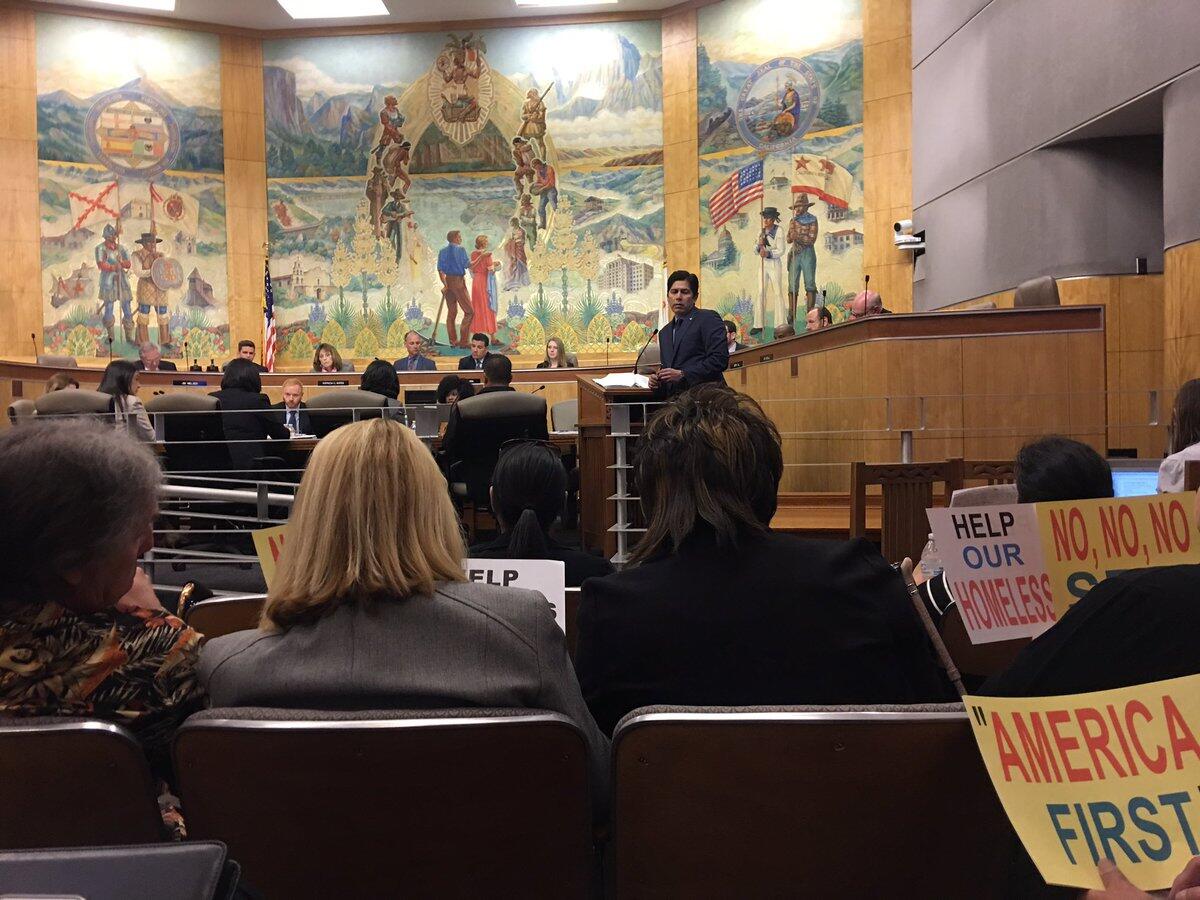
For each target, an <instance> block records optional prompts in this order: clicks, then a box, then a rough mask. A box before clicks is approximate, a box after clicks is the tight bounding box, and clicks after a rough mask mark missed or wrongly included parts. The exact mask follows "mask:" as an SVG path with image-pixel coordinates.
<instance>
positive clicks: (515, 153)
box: [512, 135, 534, 197]
mask: <svg viewBox="0 0 1200 900" xmlns="http://www.w3.org/2000/svg"><path fill="white" fill-rule="evenodd" d="M512 158H513V162H514V163H515V164H516V171H514V172H513V186H514V187H515V188H516V189H517V196H518V197H520V196H521V195H522V194H523V193H525V182H526V180H528V181H529V183H530V184H533V174H534V173H533V159H534V153H533V147H532V146H530V143H529V141H527V140H525V138H523V137H520V136H519V135H518V136H517V137H515V138H513V139H512Z"/></svg>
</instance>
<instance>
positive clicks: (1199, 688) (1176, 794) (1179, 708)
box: [963, 675, 1200, 891]
mask: <svg viewBox="0 0 1200 900" xmlns="http://www.w3.org/2000/svg"><path fill="white" fill-rule="evenodd" d="M963 703H964V704H966V707H967V712H968V714H969V715H970V719H971V726H972V730H973V731H974V733H975V738H976V740H977V741H978V743H979V750H980V752H981V753H982V755H983V759H984V762H985V764H986V765H987V770H988V774H989V775H990V776H991V779H992V784H993V785H995V788H996V793H997V794H998V795H999V796H1000V802H1001V803H1002V804H1003V806H1004V811H1005V812H1006V813H1007V814H1008V818H1009V820H1010V821H1011V822H1012V824H1013V828H1014V829H1016V832H1017V834H1018V835H1019V836H1020V838H1021V841H1022V843H1024V845H1025V849H1026V850H1027V851H1028V852H1029V856H1030V858H1031V859H1033V861H1034V863H1035V864H1036V865H1037V867H1038V871H1039V872H1041V874H1042V877H1043V878H1045V879H1046V881H1047V882H1048V883H1050V884H1061V885H1066V886H1068V887H1079V888H1098V887H1101V883H1100V877H1099V875H1098V874H1097V872H1096V864H1097V863H1098V862H1099V861H1100V860H1101V859H1102V858H1104V857H1108V858H1109V859H1112V860H1113V861H1114V862H1115V863H1116V864H1117V865H1118V866H1119V867H1120V868H1121V871H1122V872H1124V873H1125V875H1126V877H1127V878H1129V880H1130V881H1132V882H1133V883H1134V884H1135V885H1137V886H1138V887H1140V888H1141V889H1142V890H1145V891H1152V890H1158V889H1161V888H1165V887H1170V885H1171V881H1172V879H1173V878H1174V877H1175V876H1176V875H1178V874H1179V872H1180V871H1181V870H1182V869H1183V867H1184V865H1185V864H1186V863H1187V861H1188V859H1189V858H1191V857H1192V856H1195V855H1196V854H1198V853H1200V845H1198V843H1197V842H1198V840H1200V787H1198V785H1200V741H1198V740H1197V737H1196V735H1197V729H1200V676H1197V675H1193V676H1189V677H1187V678H1175V679H1172V680H1170V681H1160V682H1157V683H1154V684H1146V685H1140V686H1138V687H1132V688H1121V689H1118V690H1113V691H1099V692H1096V693H1091V694H1076V695H1073V696H1062V697H1034V698H1019V699H1011V698H1000V697H972V696H965V697H963Z"/></svg>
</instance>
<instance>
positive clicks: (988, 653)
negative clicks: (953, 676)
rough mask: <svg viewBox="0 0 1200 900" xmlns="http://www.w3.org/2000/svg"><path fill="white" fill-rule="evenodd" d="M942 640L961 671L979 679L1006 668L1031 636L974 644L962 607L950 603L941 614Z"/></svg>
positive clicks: (996, 673) (956, 666) (998, 672)
mask: <svg viewBox="0 0 1200 900" xmlns="http://www.w3.org/2000/svg"><path fill="white" fill-rule="evenodd" d="M940 631H941V635H942V643H943V644H945V645H946V652H947V653H949V654H950V658H951V659H952V660H954V666H955V668H957V669H958V671H959V672H960V673H963V674H966V675H974V676H976V677H977V678H990V677H991V676H992V675H999V674H1000V673H1001V672H1003V671H1005V670H1007V669H1008V668H1009V667H1010V666H1011V665H1012V664H1013V662H1014V661H1015V660H1016V658H1017V655H1018V654H1020V652H1021V651H1022V650H1023V649H1024V648H1025V647H1026V645H1028V644H1029V642H1030V638H1027V637H1026V638H1013V639H1012V640H1009V641H992V642H991V643H987V644H972V643H971V636H970V635H969V634H968V633H967V626H966V625H965V624H964V623H963V620H962V609H961V608H960V607H959V605H958V604H957V603H954V604H951V606H950V608H949V609H947V610H946V615H945V616H943V617H942V624H941V628H940Z"/></svg>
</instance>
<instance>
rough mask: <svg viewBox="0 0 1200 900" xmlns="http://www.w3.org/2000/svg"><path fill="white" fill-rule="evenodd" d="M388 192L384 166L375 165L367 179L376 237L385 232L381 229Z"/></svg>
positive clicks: (368, 196) (368, 199) (372, 224)
mask: <svg viewBox="0 0 1200 900" xmlns="http://www.w3.org/2000/svg"><path fill="white" fill-rule="evenodd" d="M387 193H388V185H387V176H386V175H385V174H384V172H383V166H381V165H375V166H374V167H373V168H372V169H371V177H370V178H368V179H367V201H368V202H369V203H370V204H371V227H372V228H373V229H374V234H375V238H376V239H378V238H379V237H380V236H381V235H382V234H383V232H382V231H381V230H380V229H381V220H380V216H381V215H382V214H383V205H384V203H386V202H387Z"/></svg>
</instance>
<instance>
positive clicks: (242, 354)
mask: <svg viewBox="0 0 1200 900" xmlns="http://www.w3.org/2000/svg"><path fill="white" fill-rule="evenodd" d="M256 356H258V348H256V347H255V346H254V341H249V340H242V341H238V345H237V356H235V357H234V358H233V359H231V360H230V361H229V362H227V363H225V365H223V366H222V367H221V371H222V372H224V371H225V370H226V369H228V368H229V363H231V362H233V361H234V360H238V359H244V360H246V362H248V363H250V364H251V365H253V366H254V370H255V371H256V372H259V373H262V372H265V371H267V367H266V366H264V365H260V364H259V363H258V361H257V360H256V359H255V357H256Z"/></svg>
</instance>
